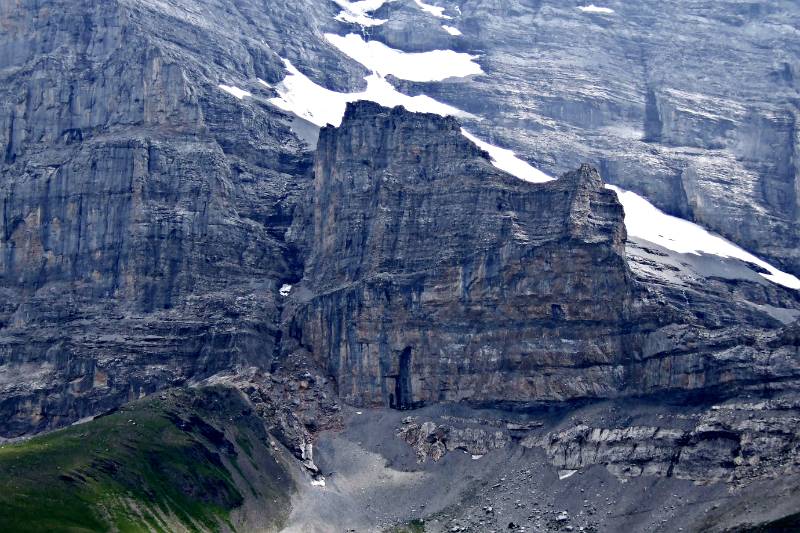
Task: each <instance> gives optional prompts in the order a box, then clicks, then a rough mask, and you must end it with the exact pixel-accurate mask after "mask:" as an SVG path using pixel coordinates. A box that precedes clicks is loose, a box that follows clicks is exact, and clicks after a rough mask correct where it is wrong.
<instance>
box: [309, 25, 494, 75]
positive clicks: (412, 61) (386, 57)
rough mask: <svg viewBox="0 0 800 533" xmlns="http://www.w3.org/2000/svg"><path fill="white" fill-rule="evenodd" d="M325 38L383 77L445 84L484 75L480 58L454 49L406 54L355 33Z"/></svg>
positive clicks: (327, 34) (331, 35)
mask: <svg viewBox="0 0 800 533" xmlns="http://www.w3.org/2000/svg"><path fill="white" fill-rule="evenodd" d="M325 39H326V40H327V41H328V42H329V43H331V44H332V45H333V46H335V47H336V48H337V49H339V51H341V52H342V53H343V54H345V55H347V56H349V57H351V58H352V59H354V60H356V61H357V62H359V63H361V64H362V65H364V66H365V67H366V68H368V69H369V70H371V71H373V72H377V73H378V74H380V75H382V76H387V75H389V74H391V75H393V76H396V77H397V78H400V79H401V80H408V81H442V80H445V79H447V78H463V77H464V76H470V75H472V74H482V73H483V70H482V69H481V66H480V65H479V64H478V63H476V62H475V59H477V58H478V56H473V55H470V54H464V53H461V52H454V51H453V50H432V51H430V52H417V53H412V52H403V51H401V50H395V49H394V48H390V47H388V46H386V45H385V44H383V43H381V42H378V41H365V40H364V39H363V37H361V36H360V35H358V34H355V33H350V34H348V35H345V36H341V35H336V34H334V33H326V34H325Z"/></svg>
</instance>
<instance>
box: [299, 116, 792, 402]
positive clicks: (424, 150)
mask: <svg viewBox="0 0 800 533" xmlns="http://www.w3.org/2000/svg"><path fill="white" fill-rule="evenodd" d="M314 171H315V178H314V184H313V187H312V188H311V191H310V193H309V199H308V200H307V202H306V204H305V205H306V207H305V208H304V215H302V216H299V217H298V218H297V219H296V222H295V224H294V225H293V227H292V229H291V232H292V234H293V235H294V236H295V238H296V239H299V240H300V241H302V244H303V246H304V247H305V249H306V250H307V251H308V257H307V259H306V262H305V264H306V268H305V277H304V280H303V283H302V284H301V285H300V286H299V287H298V289H297V291H296V296H293V297H292V300H293V301H292V304H291V305H290V306H289V308H288V315H287V316H288V318H287V320H288V324H289V327H288V333H289V336H290V337H291V338H293V339H294V341H296V343H297V344H299V345H301V346H304V347H305V348H307V349H308V350H309V351H310V352H312V353H313V354H314V357H315V358H316V359H317V361H318V362H319V364H320V365H322V366H323V367H325V368H327V370H328V372H329V373H330V375H331V376H333V377H334V379H335V380H336V383H337V385H338V387H339V395H340V396H341V397H342V398H343V399H344V400H345V401H347V402H350V403H354V404H358V405H361V404H364V405H386V406H392V407H397V408H409V407H414V406H418V405H421V404H424V403H430V402H437V401H458V400H467V401H470V402H473V403H503V402H518V403H531V402H534V403H535V402H542V401H546V402H551V401H564V400H574V399H587V398H614V397H621V396H641V395H655V394H662V395H663V394H667V395H685V394H687V393H689V394H692V395H695V396H696V397H707V398H708V397H711V398H727V397H730V396H732V395H736V394H738V393H740V392H742V391H745V390H748V391H752V390H757V389H759V388H763V387H768V388H770V389H771V390H775V391H777V390H793V388H794V383H796V382H797V380H798V378H800V361H798V359H797V349H796V347H794V346H793V345H792V344H791V343H790V342H788V343H787V342H783V341H781V340H780V339H782V338H783V336H784V333H785V332H787V331H792V326H788V327H787V328H784V329H780V327H781V321H779V320H778V319H776V318H775V316H773V315H772V314H770V310H771V309H777V308H783V309H785V310H787V312H791V310H792V309H796V308H797V307H798V306H800V302H798V295H797V294H796V291H791V290H786V289H782V288H780V287H778V286H775V285H772V284H769V283H768V282H766V281H764V280H763V279H761V281H758V279H753V280H748V278H747V277H746V276H744V277H742V278H739V279H725V278H724V277H720V276H716V275H713V272H711V273H710V274H709V275H708V277H702V275H701V278H698V277H697V274H696V273H695V274H691V273H689V271H690V270H691V269H690V268H689V266H690V265H689V263H687V261H693V259H691V258H689V257H685V258H672V259H669V257H668V256H667V254H666V253H662V252H658V251H657V250H653V249H650V248H647V247H646V245H643V244H636V243H627V246H626V237H625V228H624V224H623V212H622V208H621V206H620V204H619V203H618V202H617V199H616V196H615V195H614V194H613V193H611V192H610V191H609V190H607V189H605V188H604V187H603V183H602V180H601V179H600V176H599V175H598V174H597V172H596V171H595V170H594V169H592V168H590V167H588V166H585V165H584V166H581V167H580V169H579V170H577V171H575V172H570V173H567V174H565V175H564V176H562V177H561V178H560V179H558V180H557V181H554V182H550V183H546V184H530V183H527V182H523V181H520V180H518V179H516V178H513V177H511V176H509V175H507V174H505V173H503V172H500V171H498V170H497V169H495V168H494V167H493V166H492V165H491V163H490V161H489V160H488V156H487V154H485V153H483V152H482V151H481V150H480V149H479V148H477V147H476V146H474V145H473V144H472V143H471V142H470V141H468V140H467V139H466V138H465V137H464V136H463V135H461V130H460V126H459V124H458V122H457V121H456V120H455V119H452V118H441V117H438V116H435V115H425V114H414V113H409V112H407V111H405V110H404V109H402V108H396V109H393V110H390V109H387V108H383V107H380V106H378V105H376V104H372V103H366V102H358V103H355V104H351V105H350V106H349V107H348V109H347V113H346V115H345V118H344V120H343V122H342V125H341V126H340V127H338V128H334V127H327V128H324V129H323V130H322V132H321V134H320V138H319V145H318V149H317V154H316V159H315V168H314ZM637 247H638V248H637ZM658 254H661V256H659V255H658ZM670 261H673V262H674V265H677V266H673V263H670ZM631 267H633V268H631ZM731 268H733V266H731ZM735 268H739V269H745V270H747V269H748V267H747V266H746V265H737V266H736V267H735ZM687 269H689V270H687ZM684 271H686V272H684ZM787 316H788V315H787ZM789 322H791V320H789ZM294 345H296V344H292V343H289V344H288V345H287V348H289V349H291V348H290V347H291V346H294Z"/></svg>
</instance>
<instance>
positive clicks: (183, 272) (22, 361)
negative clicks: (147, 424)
mask: <svg viewBox="0 0 800 533" xmlns="http://www.w3.org/2000/svg"><path fill="white" fill-rule="evenodd" d="M163 7H164V6H160V8H159V6H158V5H156V4H150V3H147V2H130V3H128V2H92V1H88V0H82V1H80V2H72V1H69V2H57V3H53V2H38V1H33V0H31V1H26V2H23V3H15V5H11V4H8V3H6V4H3V5H2V6H0V16H2V24H3V30H4V31H3V32H2V37H0V40H2V46H1V47H0V48H1V49H2V50H3V53H2V54H0V68H2V71H1V72H2V81H1V82H0V94H2V102H3V103H2V104H0V125H1V126H0V145H2V146H3V162H2V165H0V204H1V207H0V294H2V304H0V328H2V333H1V334H0V411H2V413H3V416H2V417H0V435H2V436H4V437H13V436H18V435H22V434H25V433H28V432H31V431H41V430H43V429H48V428H52V427H56V426H59V425H63V424H65V423H69V422H72V421H74V420H77V419H79V418H82V417H84V416H88V415H92V414H96V413H98V412H101V411H103V410H106V409H109V408H111V407H115V406H117V405H119V404H121V403H124V402H126V401H130V400H132V399H135V398H138V397H139V396H141V395H144V394H147V393H151V392H153V391H155V390H157V389H159V388H162V387H164V386H167V385H170V384H178V383H183V382H185V381H187V380H191V379H200V378H202V377H204V376H208V375H211V374H213V373H215V372H218V371H220V370H228V369H230V368H232V367H235V366H237V365H253V364H255V365H259V366H267V367H268V366H269V364H270V361H271V358H272V356H273V353H274V351H275V349H276V346H277V339H278V338H279V335H280V334H279V331H278V329H277V325H276V322H277V319H278V316H279V307H280V301H279V299H280V297H279V295H278V288H279V287H280V286H281V284H282V282H283V281H285V280H291V279H292V278H294V277H295V276H296V274H295V273H294V272H295V271H296V270H297V266H296V265H294V264H293V261H294V259H293V257H294V255H293V252H292V250H291V249H289V248H288V247H287V246H286V245H285V243H284V242H283V233H284V232H285V229H286V227H287V226H288V224H289V223H290V221H291V213H292V209H293V206H294V202H295V201H296V198H297V197H298V195H299V193H300V191H301V190H302V188H303V184H304V182H305V181H306V179H307V178H306V176H307V172H308V171H309V170H310V165H311V158H310V157H309V156H308V153H307V152H306V151H305V148H304V146H303V145H302V143H301V142H300V141H299V140H298V139H297V138H296V137H295V136H294V134H293V133H292V132H291V130H290V126H289V122H288V121H287V119H286V118H285V116H284V115H283V114H282V113H280V112H278V111H277V110H275V109H273V108H269V107H267V106H266V105H265V104H264V103H263V101H262V100H259V98H258V95H257V96H256V97H253V98H251V99H249V100H240V99H237V98H235V97H234V96H232V95H231V94H228V93H226V92H224V91H223V90H221V89H220V88H219V87H218V84H223V82H226V83H228V84H232V83H233V81H232V80H233V79H235V78H237V77H239V76H241V75H246V76H256V75H257V76H260V77H264V78H266V79H274V77H275V75H276V72H279V69H280V68H281V66H280V65H281V63H280V59H279V58H278V57H277V55H276V54H275V53H274V52H272V50H271V49H270V48H269V47H268V46H267V45H265V44H263V43H262V44H255V43H250V44H249V46H241V45H237V44H236V43H233V42H231V41H226V40H225V39H224V38H223V37H221V35H222V34H221V32H220V33H218V31H219V29H218V28H215V29H211V28H207V27H206V28H205V31H206V32H207V34H213V35H215V36H216V37H215V39H212V40H208V39H205V38H203V39H197V38H196V35H197V33H196V32H197V31H199V25H200V26H201V25H202V24H200V23H201V21H199V20H198V19H196V18H195V19H191V17H189V16H188V15H190V13H189V14H186V13H182V12H180V10H177V8H175V9H173V10H172V11H170V10H167V11H166V12H165V11H163V10H162V8H163ZM209 57H213V58H216V59H214V60H213V61H208V60H207V58H209ZM268 95H269V91H267V90H266V89H264V96H268Z"/></svg>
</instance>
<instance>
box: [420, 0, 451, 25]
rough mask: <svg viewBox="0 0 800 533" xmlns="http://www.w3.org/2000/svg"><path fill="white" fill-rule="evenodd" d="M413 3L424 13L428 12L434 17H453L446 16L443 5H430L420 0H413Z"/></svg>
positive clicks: (447, 18)
mask: <svg viewBox="0 0 800 533" xmlns="http://www.w3.org/2000/svg"><path fill="white" fill-rule="evenodd" d="M414 3H415V4H417V6H419V8H420V9H421V10H423V11H424V12H425V13H429V14H431V15H433V16H434V17H436V18H440V19H445V20H450V19H452V18H453V17H448V16H447V15H445V14H444V8H443V7H439V6H432V5H430V4H426V3H425V2H423V1H422V0H414Z"/></svg>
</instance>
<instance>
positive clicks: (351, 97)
mask: <svg viewBox="0 0 800 533" xmlns="http://www.w3.org/2000/svg"><path fill="white" fill-rule="evenodd" d="M283 61H284V64H285V65H286V70H287V71H288V74H287V76H286V78H284V79H283V81H282V82H281V83H279V84H278V85H277V86H276V87H275V90H276V91H277V92H278V96H277V97H275V98H272V99H270V102H271V103H272V104H273V105H275V106H276V107H279V108H281V109H283V110H284V111H289V112H291V113H294V114H295V115H297V116H298V117H300V118H303V119H305V120H308V121H309V122H312V123H314V124H316V125H317V126H325V125H326V124H332V125H334V126H338V125H339V124H341V122H342V116H343V115H344V110H345V108H346V107H347V103H348V102H355V101H357V100H369V101H371V102H376V103H378V104H381V105H383V106H386V107H395V106H399V105H402V106H403V107H405V108H406V109H408V110H409V111H415V112H418V113H435V114H437V115H441V116H446V115H453V116H457V117H469V116H471V115H469V113H466V112H464V111H461V110H460V109H457V108H455V107H452V106H449V105H447V104H443V103H441V102H437V101H436V100H434V99H433V98H430V97H428V96H424V95H419V96H408V95H406V94H403V93H401V92H400V91H398V90H397V89H395V88H394V86H393V85H392V84H391V83H389V82H388V81H386V80H385V79H384V78H383V77H382V76H380V75H379V74H371V75H370V76H367V77H366V78H364V79H365V80H366V81H367V89H366V90H365V91H363V92H356V93H339V92H336V91H331V90H329V89H326V88H325V87H322V86H320V85H317V84H316V83H314V82H313V81H312V80H311V79H309V78H308V77H307V76H306V75H305V74H303V73H302V72H300V71H299V70H297V68H296V67H295V66H294V65H292V63H291V62H290V61H289V60H287V59H284V60H283Z"/></svg>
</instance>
